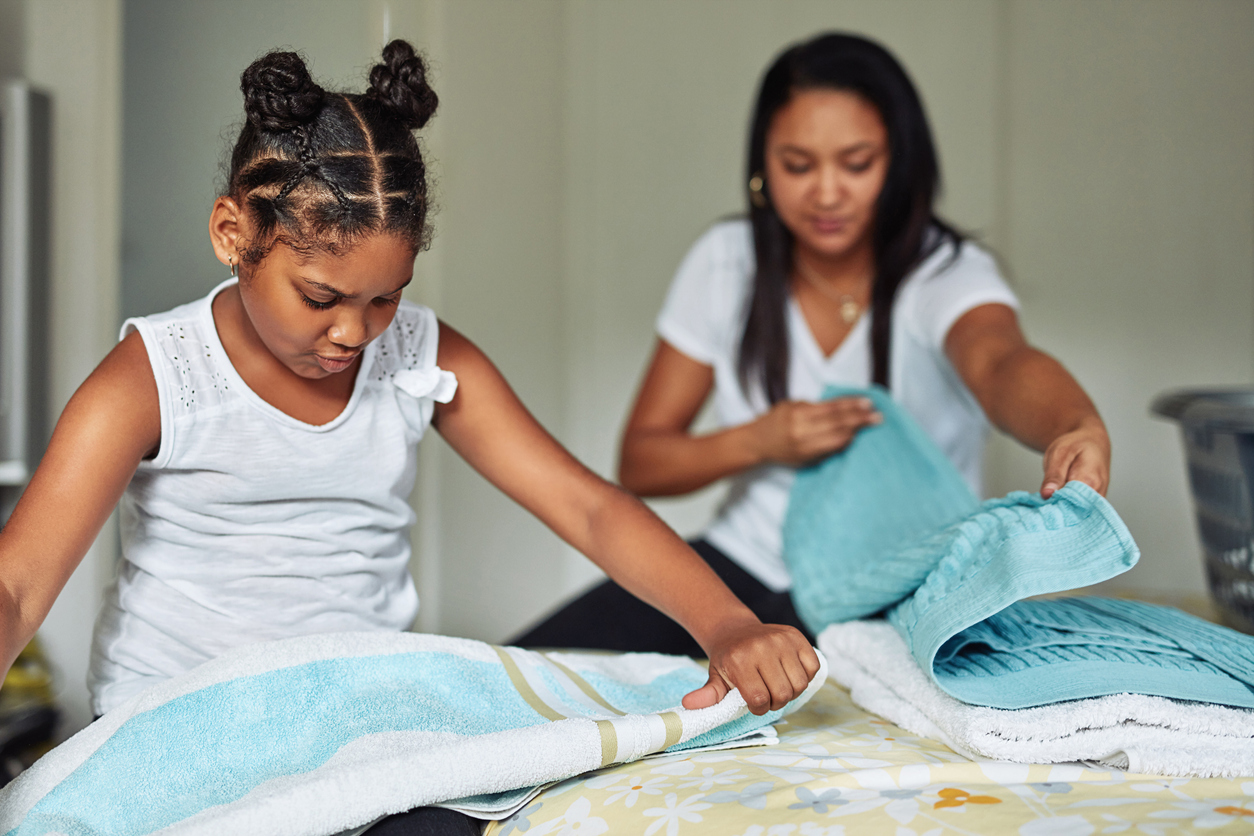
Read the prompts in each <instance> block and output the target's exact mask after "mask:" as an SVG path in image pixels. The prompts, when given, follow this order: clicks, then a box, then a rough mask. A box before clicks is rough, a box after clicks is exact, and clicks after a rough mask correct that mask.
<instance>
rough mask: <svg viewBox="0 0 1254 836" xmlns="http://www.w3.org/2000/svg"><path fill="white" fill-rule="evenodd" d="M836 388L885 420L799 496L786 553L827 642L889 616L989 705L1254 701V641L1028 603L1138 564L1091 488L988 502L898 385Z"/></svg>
mask: <svg viewBox="0 0 1254 836" xmlns="http://www.w3.org/2000/svg"><path fill="white" fill-rule="evenodd" d="M826 394H827V396H829V397H832V396H837V395H862V394H865V395H866V396H867V397H870V398H872V399H873V400H874V401H875V404H876V407H877V408H878V409H879V411H880V412H881V414H883V416H884V423H883V424H882V425H880V426H877V427H872V428H869V429H867V430H863V431H862V432H860V433H859V434H858V436H857V438H856V439H855V441H854V443H853V444H850V445H849V447H848V448H847V449H846V450H845V451H844V452H843V453H841V454H838V455H836V456H832V457H830V458H829V459H827V460H826V461H824V462H822V463H821V464H819V465H817V466H816V467H813V468H809V469H807V470H804V471H802V472H800V473H799V474H798V476H797V480H796V483H795V485H794V487H793V491H792V496H791V499H790V506H789V510H788V514H787V518H786V521H785V526H784V556H785V560H786V562H787V563H788V566H789V569H790V571H791V572H792V573H793V578H794V587H793V598H794V600H795V602H796V604H797V610H798V612H799V613H800V614H801V616H802V618H803V619H804V620H805V621H806V623H807V624H808V625H809V626H810V627H811V628H812V629H814V630H815V632H816V633H817V632H819V631H820V630H821V629H822V628H823V627H825V626H827V625H828V624H830V623H834V622H837V621H846V620H850V619H854V618H860V617H865V616H866V615H869V614H872V613H876V612H879V611H881V610H884V609H885V608H886V607H891V608H890V609H888V610H887V614H886V615H887V619H888V621H889V622H890V623H891V624H892V625H893V626H894V627H896V629H897V630H898V632H900V633H901V635H902V636H903V638H904V639H905V640H906V643H907V645H908V646H909V647H910V650H911V652H912V654H913V655H914V657H915V659H916V660H917V661H918V663H919V666H920V667H921V668H923V670H924V671H926V672H927V673H928V674H930V675H931V676H932V678H933V679H934V680H935V682H936V684H937V685H938V686H939V687H940V688H942V689H943V690H945V691H946V692H948V693H949V694H950V695H952V696H954V697H956V698H957V699H959V700H962V701H963V702H967V703H972V704H976V705H986V706H992V707H996V708H1026V707H1030V706H1037V705H1045V704H1048V703H1052V702H1060V701H1063V700H1074V699H1083V698H1087V697H1097V696H1105V695H1108V694H1115V693H1122V692H1132V693H1141V694H1152V695H1156V696H1164V697H1171V698H1175V699H1183V700H1195V701H1202V702H1213V703H1220V704H1224V705H1233V706H1239V707H1247V708H1254V637H1250V636H1245V635H1242V634H1240V633H1237V632H1235V631H1233V630H1228V629H1227V628H1224V627H1219V626H1216V625H1213V624H1210V623H1208V622H1205V621H1203V620H1201V619H1198V618H1194V617H1193V616H1190V615H1186V614H1185V613H1182V612H1179V611H1178V610H1173V609H1171V608H1167V607H1158V606H1154V605H1151V604H1143V603H1139V602H1132V601H1112V600H1106V599H1100V598H1082V599H1053V600H1043V601H1026V600H1024V599H1026V598H1030V597H1032V596H1037V595H1043V594H1047V593H1056V592H1062V591H1066V590H1069V589H1076V588H1078V587H1083V586H1088V585H1090V584H1094V583H1099V582H1101V581H1104V580H1108V579H1109V578H1112V577H1115V576H1116V575H1119V574H1120V573H1122V572H1125V571H1127V570H1128V569H1130V568H1131V567H1132V566H1133V565H1135V563H1136V561H1137V559H1138V558H1139V556H1140V552H1139V551H1138V549H1137V546H1136V543H1135V542H1134V541H1133V539H1132V535H1131V534H1130V533H1129V531H1128V529H1127V526H1125V525H1124V523H1123V521H1122V520H1121V519H1120V518H1119V515H1118V514H1117V513H1116V512H1115V510H1114V508H1112V507H1111V506H1110V503H1108V502H1107V501H1106V500H1105V499H1104V498H1102V497H1101V496H1100V495H1098V493H1097V492H1096V491H1094V490H1093V489H1092V488H1090V487H1089V486H1088V485H1085V484H1083V483H1082V482H1070V483H1068V484H1067V485H1065V486H1064V487H1063V488H1061V489H1060V490H1058V491H1056V492H1055V493H1054V495H1053V496H1051V497H1050V498H1049V499H1048V500H1046V499H1042V498H1041V496H1040V495H1039V494H1028V493H1024V492H1015V493H1012V494H1009V495H1008V496H1006V497H1004V498H1001V499H991V500H988V501H987V502H984V503H983V504H982V505H978V504H977V503H976V502H975V500H974V498H973V497H971V495H970V492H969V491H968V490H967V489H966V486H965V484H964V483H963V482H962V479H961V477H960V475H959V474H958V472H957V470H956V469H954V467H953V466H952V465H951V464H950V463H949V461H948V460H947V459H946V458H945V456H944V455H943V454H942V453H941V452H940V450H939V449H937V448H936V447H935V445H934V444H933V443H932V441H931V440H930V439H929V438H928V437H927V436H926V434H925V433H924V432H923V430H922V429H921V428H919V427H918V425H917V424H915V423H914V421H913V420H912V419H911V418H910V416H909V415H908V414H906V413H905V411H904V410H902V409H901V408H900V407H898V406H897V405H896V404H895V403H894V402H893V401H892V400H891V398H889V396H888V395H887V393H886V392H884V391H883V390H880V389H874V390H871V391H869V392H867V391H866V390H850V389H840V390H836V389H833V390H829V392H828V393H826Z"/></svg>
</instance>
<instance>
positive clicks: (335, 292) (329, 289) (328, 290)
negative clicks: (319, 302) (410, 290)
mask: <svg viewBox="0 0 1254 836" xmlns="http://www.w3.org/2000/svg"><path fill="white" fill-rule="evenodd" d="M300 280H301V281H302V282H304V283H305V284H307V285H309V286H310V287H312V288H315V289H317V290H321V291H322V292H323V293H330V294H331V295H332V296H334V297H336V298H337V299H356V298H357V297H358V296H359V295H360V294H357V293H345V292H344V291H342V290H337V289H336V288H334V287H331V285H329V284H323V283H322V282H315V281H314V280H313V279H306V278H305V277H304V276H302V277H301V279H300ZM413 280H414V277H413V274H410V276H409V278H408V279H406V280H405V281H404V282H402V283H401V286H400V287H398V288H397V289H396V290H393V291H392V293H385V294H383V295H384V296H391V295H392V294H393V293H400V292H401V291H402V290H404V289H405V288H407V287H409V283H410V282H412V281H413Z"/></svg>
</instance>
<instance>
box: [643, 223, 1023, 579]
mask: <svg viewBox="0 0 1254 836" xmlns="http://www.w3.org/2000/svg"><path fill="white" fill-rule="evenodd" d="M754 269H755V263H754V256H753V233H752V228H751V226H750V224H749V222H748V221H747V220H735V221H727V222H724V223H720V224H717V225H716V226H714V227H713V228H711V229H710V230H709V231H708V232H706V233H705V235H703V236H702V237H701V238H700V239H698V240H697V242H696V244H694V245H693V247H692V249H691V250H689V252H688V255H687V256H686V257H685V258H684V260H683V263H682V264H681V265H680V267H679V270H678V272H677V273H676V274H675V279H674V281H673V283H672V285H671V289H670V293H669V294H668V295H667V298H666V303H665V304H664V305H663V307H662V312H661V313H660V314H659V315H658V319H657V332H658V335H659V336H661V338H662V339H663V340H665V341H666V342H667V343H669V344H670V345H671V346H673V347H674V348H676V349H678V350H679V351H681V352H683V353H684V354H686V355H687V356H689V357H691V358H692V359H694V360H696V361H697V362H699V363H703V364H706V365H709V366H711V367H712V368H713V370H714V405H715V411H716V413H717V418H718V421H719V424H720V426H724V427H731V426H738V425H740V424H745V423H748V422H750V421H752V420H753V419H754V418H756V417H758V416H759V415H761V414H763V413H764V412H766V411H767V410H768V409H769V404H768V402H767V400H766V397H765V395H764V394H763V392H762V391H761V387H760V386H754V387H753V390H752V391H751V392H750V393H749V394H748V395H746V393H745V392H744V391H743V389H742V388H741V386H740V381H739V376H738V374H737V371H736V365H737V357H738V356H739V351H740V339H741V336H742V335H743V333H744V323H745V318H746V316H747V314H748V302H749V298H750V294H751V292H752V288H753V274H754ZM987 304H1000V305H1008V306H1010V307H1012V308H1015V309H1017V308H1018V306H1019V303H1018V300H1017V299H1016V298H1015V295H1014V293H1013V292H1012V291H1011V290H1010V288H1009V287H1008V286H1007V285H1006V283H1005V281H1004V280H1003V279H1002V277H1001V275H1000V274H999V272H998V270H997V265H996V263H995V262H994V261H993V259H992V257H991V256H989V254H988V253H986V252H985V251H983V250H982V249H980V248H979V247H977V246H975V245H974V244H972V243H971V242H969V241H966V242H963V243H962V244H961V246H960V248H959V250H958V252H957V254H956V256H955V253H954V248H953V246H952V245H950V244H945V245H943V246H941V247H940V248H938V249H937V251H936V252H934V253H933V254H932V255H931V256H929V257H928V258H927V259H926V260H925V261H924V262H923V263H922V264H920V265H919V266H918V267H917V268H916V269H915V270H914V271H913V272H912V273H911V274H910V275H909V276H907V277H906V278H905V279H904V280H903V281H902V283H901V286H900V287H899V288H898V291H897V301H896V303H895V305H894V306H893V323H892V346H891V352H890V361H889V362H890V370H889V380H890V383H891V387H892V393H893V397H894V398H895V399H896V400H897V402H898V403H900V404H901V405H902V406H903V407H905V408H906V410H907V411H909V412H910V414H911V415H912V416H914V418H915V419H916V420H917V421H918V422H919V423H920V424H921V425H922V426H923V429H924V430H926V431H927V433H928V435H929V436H931V438H932V440H933V441H935V442H936V443H937V445H938V446H939V447H940V448H941V450H943V451H944V452H945V454H946V455H947V456H948V457H949V459H950V461H952V462H953V463H954V465H955V466H956V467H957V468H958V470H959V472H961V473H962V475H963V476H964V477H965V478H966V480H967V482H968V483H969V484H970V485H971V487H972V490H974V491H975V492H976V495H977V496H978V495H980V493H981V469H982V465H983V453H984V442H985V439H986V437H987V435H988V421H987V419H986V418H985V417H984V412H983V410H981V408H980V405H979V403H978V402H977V401H976V400H975V397H974V396H973V395H972V394H971V392H970V391H969V390H968V389H967V387H966V385H965V384H964V383H963V381H962V379H961V377H960V376H959V375H958V373H957V371H956V370H955V369H954V367H953V365H952V364H951V363H950V362H949V358H948V357H947V356H946V354H945V349H944V346H945V336H946V335H947V334H948V333H949V328H950V326H952V325H953V324H954V322H956V321H957V320H958V318H959V317H961V316H962V315H963V314H964V313H966V312H967V311H969V310H971V309H972V308H975V307H978V306H980V305H987ZM787 316H788V350H789V369H788V396H789V398H792V399H795V400H809V401H814V400H818V399H819V397H820V396H821V395H822V392H823V390H824V388H825V387H826V386H827V385H828V384H840V385H846V386H867V385H869V383H870V380H871V347H870V344H871V343H870V330H871V328H870V322H869V320H868V318H867V317H866V316H863V317H861V318H859V319H858V321H857V322H856V323H855V324H854V326H853V329H852V330H851V331H850V332H849V335H848V336H847V337H846V338H845V340H844V342H842V343H841V344H840V346H839V347H838V348H837V349H836V351H835V352H833V353H832V354H831V355H830V356H824V355H823V352H822V350H821V349H820V348H819V346H818V343H817V342H815V340H814V337H813V335H812V334H811V332H810V328H809V326H808V325H807V323H806V320H805V316H804V315H803V314H802V312H801V309H800V307H798V305H797V303H796V301H795V300H793V299H791V298H790V299H789V302H788V314H787ZM792 480H793V470H792V469H791V468H788V467H783V466H778V465H763V466H760V467H757V468H754V469H752V470H749V471H747V472H745V473H741V474H739V475H738V476H736V477H734V478H733V479H732V484H731V487H730V490H729V492H728V496H727V499H726V500H725V501H724V503H723V506H722V508H721V509H720V510H719V513H718V515H717V517H716V518H715V519H714V521H713V522H712V523H711V524H710V526H709V527H708V528H707V529H706V530H705V532H704V535H703V536H704V537H705V539H706V540H708V541H709V542H710V543H711V544H713V545H714V546H715V547H716V548H718V549H719V550H721V551H722V552H724V553H725V554H726V555H727V556H728V557H730V558H731V559H732V560H734V561H736V562H737V563H739V564H740V565H741V566H743V567H744V568H745V569H746V570H747V571H748V572H750V573H751V574H753V575H754V576H755V577H756V578H757V579H758V580H759V581H761V582H762V583H763V584H764V585H765V586H767V587H769V588H770V589H773V590H775V591H777V592H778V591H783V590H786V589H788V588H789V587H790V586H791V579H790V577H789V575H788V570H787V568H785V566H784V561H783V556H782V534H781V528H782V526H783V521H784V514H785V512H786V511H787V508H788V493H789V490H790V489H791V488H792Z"/></svg>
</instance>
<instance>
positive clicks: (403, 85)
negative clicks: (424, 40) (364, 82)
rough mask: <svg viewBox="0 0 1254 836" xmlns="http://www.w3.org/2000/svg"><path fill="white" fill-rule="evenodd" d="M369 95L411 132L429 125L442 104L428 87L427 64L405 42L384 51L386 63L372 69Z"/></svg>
mask: <svg viewBox="0 0 1254 836" xmlns="http://www.w3.org/2000/svg"><path fill="white" fill-rule="evenodd" d="M367 95H369V96H371V97H373V98H376V99H378V100H379V101H380V102H382V103H383V104H384V105H385V106H386V107H387V108H388V109H389V110H390V111H392V112H393V113H394V114H396V117H397V119H399V120H400V121H401V123H402V124H403V125H405V127H406V128H408V129H410V130H411V131H412V130H416V129H418V128H421V127H422V126H423V125H425V124H427V121H428V120H429V119H430V118H431V116H432V114H434V113H435V108H436V105H438V104H439V103H440V100H439V98H438V97H437V96H436V95H435V91H434V90H432V89H431V85H429V84H427V65H426V64H424V63H423V60H422V58H420V57H418V55H417V54H416V53H415V52H414V48H413V47H412V46H410V45H409V43H408V42H406V41H402V40H395V41H392V42H391V43H390V44H388V45H387V46H385V47H384V48H383V63H382V64H375V65H374V67H373V68H372V69H371V70H370V91H369V93H368V94H367Z"/></svg>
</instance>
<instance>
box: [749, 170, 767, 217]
mask: <svg viewBox="0 0 1254 836" xmlns="http://www.w3.org/2000/svg"><path fill="white" fill-rule="evenodd" d="M765 186H766V183H765V181H763V180H762V175H761V174H755V175H753V176H752V177H750V178H749V202H750V203H752V204H753V205H754V206H756V207H758V208H759V209H765V208H766V194H765V193H764V192H763V188H764V187H765Z"/></svg>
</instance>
